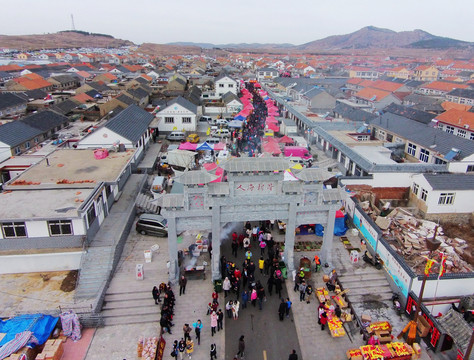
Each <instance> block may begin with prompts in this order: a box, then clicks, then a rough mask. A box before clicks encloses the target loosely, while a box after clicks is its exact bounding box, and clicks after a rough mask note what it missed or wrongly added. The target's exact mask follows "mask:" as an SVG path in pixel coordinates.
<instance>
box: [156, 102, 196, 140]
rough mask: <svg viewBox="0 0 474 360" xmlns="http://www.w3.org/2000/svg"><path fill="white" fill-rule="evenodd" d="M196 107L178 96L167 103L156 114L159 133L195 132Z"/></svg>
mask: <svg viewBox="0 0 474 360" xmlns="http://www.w3.org/2000/svg"><path fill="white" fill-rule="evenodd" d="M197 112H198V111H197V106H196V105H194V104H193V103H191V102H190V101H188V100H186V99H185V98H183V97H182V96H178V97H177V98H175V99H173V100H172V101H170V102H168V103H167V104H166V105H165V106H164V107H163V109H162V110H160V111H159V112H158V113H157V114H156V118H157V124H156V127H158V130H159V131H160V133H161V132H165V133H167V132H171V131H196V128H197Z"/></svg>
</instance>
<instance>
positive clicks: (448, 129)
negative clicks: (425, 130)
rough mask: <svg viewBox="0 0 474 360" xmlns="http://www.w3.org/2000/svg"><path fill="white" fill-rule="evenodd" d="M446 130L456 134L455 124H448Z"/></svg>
mask: <svg viewBox="0 0 474 360" xmlns="http://www.w3.org/2000/svg"><path fill="white" fill-rule="evenodd" d="M446 132H447V133H449V134H454V126H449V125H447V126H446Z"/></svg>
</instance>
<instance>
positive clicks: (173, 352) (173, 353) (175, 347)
mask: <svg viewBox="0 0 474 360" xmlns="http://www.w3.org/2000/svg"><path fill="white" fill-rule="evenodd" d="M178 353H179V350H178V340H175V341H174V343H173V349H172V350H171V354H170V355H171V357H173V358H174V359H175V360H176V359H178Z"/></svg>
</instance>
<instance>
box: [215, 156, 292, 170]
mask: <svg viewBox="0 0 474 360" xmlns="http://www.w3.org/2000/svg"><path fill="white" fill-rule="evenodd" d="M221 167H222V168H223V169H224V170H226V171H227V172H230V173H233V172H234V173H238V172H239V173H246V172H247V173H248V172H252V173H253V172H254V171H261V172H273V171H285V170H286V169H288V168H290V162H289V160H286V159H283V158H281V159H278V158H231V159H230V160H229V161H226V162H225V163H223V164H221Z"/></svg>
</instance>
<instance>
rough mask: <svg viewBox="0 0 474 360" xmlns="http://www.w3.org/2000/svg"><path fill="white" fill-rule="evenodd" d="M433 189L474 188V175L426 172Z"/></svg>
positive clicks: (426, 177)
mask: <svg viewBox="0 0 474 360" xmlns="http://www.w3.org/2000/svg"><path fill="white" fill-rule="evenodd" d="M423 176H424V177H425V179H426V181H428V183H429V184H430V185H431V187H432V188H433V190H473V189H474V176H472V175H467V174H424V175H423Z"/></svg>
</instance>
